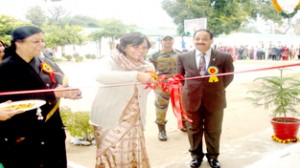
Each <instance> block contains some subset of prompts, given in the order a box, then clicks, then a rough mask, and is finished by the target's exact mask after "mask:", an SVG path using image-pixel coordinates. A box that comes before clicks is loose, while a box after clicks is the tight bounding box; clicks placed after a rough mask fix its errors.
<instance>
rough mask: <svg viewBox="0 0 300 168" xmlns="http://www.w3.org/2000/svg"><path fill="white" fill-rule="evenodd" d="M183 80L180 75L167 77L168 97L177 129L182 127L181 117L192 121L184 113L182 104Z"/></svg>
mask: <svg viewBox="0 0 300 168" xmlns="http://www.w3.org/2000/svg"><path fill="white" fill-rule="evenodd" d="M182 80H184V78H183V76H182V75H175V76H173V77H171V78H169V79H168V88H169V92H170V99H171V104H172V108H173V113H174V115H175V117H176V118H177V125H178V128H179V129H182V128H183V118H185V119H186V120H187V121H189V122H192V120H191V119H190V118H188V116H187V115H186V112H185V111H184V109H183V105H182V90H181V86H182V85H181V81H182Z"/></svg>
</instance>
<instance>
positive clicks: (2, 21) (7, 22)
mask: <svg viewBox="0 0 300 168" xmlns="http://www.w3.org/2000/svg"><path fill="white" fill-rule="evenodd" d="M23 24H24V23H23V22H21V21H19V20H17V19H15V18H13V17H10V16H6V15H0V38H1V40H2V41H3V42H4V43H6V44H10V40H11V33H12V31H13V30H14V29H15V28H17V27H18V26H21V25H23Z"/></svg>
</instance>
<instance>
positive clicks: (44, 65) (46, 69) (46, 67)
mask: <svg viewBox="0 0 300 168" xmlns="http://www.w3.org/2000/svg"><path fill="white" fill-rule="evenodd" d="M41 68H42V70H43V71H44V72H46V73H48V74H49V76H50V79H51V82H53V83H56V80H55V78H54V73H53V69H52V68H51V66H50V65H49V64H47V63H46V62H42V64H41Z"/></svg>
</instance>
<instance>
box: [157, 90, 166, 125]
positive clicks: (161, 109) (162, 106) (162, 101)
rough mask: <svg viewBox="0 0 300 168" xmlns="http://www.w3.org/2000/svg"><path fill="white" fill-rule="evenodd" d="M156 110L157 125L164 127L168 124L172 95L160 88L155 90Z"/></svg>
mask: <svg viewBox="0 0 300 168" xmlns="http://www.w3.org/2000/svg"><path fill="white" fill-rule="evenodd" d="M154 93H155V102H154V104H155V108H156V120H155V123H157V124H161V125H164V124H166V123H167V120H166V115H167V111H168V107H169V101H170V93H169V92H163V91H162V89H161V87H160V86H158V87H157V88H156V89H155V90H154Z"/></svg>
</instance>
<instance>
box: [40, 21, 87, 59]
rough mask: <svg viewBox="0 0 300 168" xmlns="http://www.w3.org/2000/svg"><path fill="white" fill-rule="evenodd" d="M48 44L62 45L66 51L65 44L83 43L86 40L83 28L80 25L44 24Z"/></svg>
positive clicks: (48, 45) (53, 45) (49, 45)
mask: <svg viewBox="0 0 300 168" xmlns="http://www.w3.org/2000/svg"><path fill="white" fill-rule="evenodd" d="M43 30H44V32H45V38H46V46H47V47H51V48H53V47H56V46H61V47H62V48H63V49H62V52H63V53H64V46H66V45H75V44H76V45H81V44H83V43H84V41H86V39H85V37H84V36H83V35H82V34H81V31H82V28H81V27H80V26H70V25H68V24H67V25H65V26H64V27H60V26H57V25H50V26H44V27H43Z"/></svg>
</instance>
